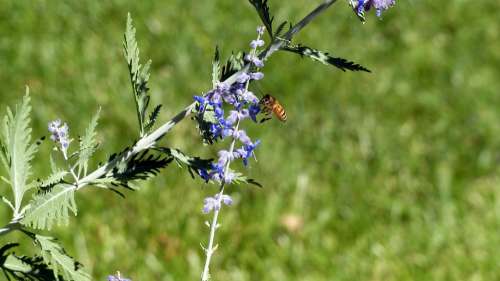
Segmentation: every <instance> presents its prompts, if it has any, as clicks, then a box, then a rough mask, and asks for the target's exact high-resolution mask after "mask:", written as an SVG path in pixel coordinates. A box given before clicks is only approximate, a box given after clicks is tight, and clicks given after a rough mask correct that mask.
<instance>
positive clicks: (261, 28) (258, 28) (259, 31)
mask: <svg viewBox="0 0 500 281" xmlns="http://www.w3.org/2000/svg"><path fill="white" fill-rule="evenodd" d="M265 30H266V28H265V27H264V26H259V27H257V33H258V34H259V37H260V35H262V34H264V31H265Z"/></svg>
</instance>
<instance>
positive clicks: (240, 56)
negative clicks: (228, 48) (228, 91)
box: [220, 52, 245, 81]
mask: <svg viewBox="0 0 500 281" xmlns="http://www.w3.org/2000/svg"><path fill="white" fill-rule="evenodd" d="M244 57H245V53H243V52H238V53H236V54H234V53H231V56H230V57H229V59H228V60H227V62H226V64H225V65H224V66H223V67H222V71H221V74H220V76H221V77H220V81H224V80H226V79H227V78H229V77H230V76H231V75H233V74H235V73H236V72H238V71H240V70H241V69H242V68H243V66H244V65H245V60H244Z"/></svg>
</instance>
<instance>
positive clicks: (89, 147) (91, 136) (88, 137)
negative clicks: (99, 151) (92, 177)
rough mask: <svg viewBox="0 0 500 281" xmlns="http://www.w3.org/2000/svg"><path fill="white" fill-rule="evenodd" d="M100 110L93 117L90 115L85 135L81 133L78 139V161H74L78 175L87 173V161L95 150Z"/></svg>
mask: <svg viewBox="0 0 500 281" xmlns="http://www.w3.org/2000/svg"><path fill="white" fill-rule="evenodd" d="M100 112H101V110H100V109H99V110H98V111H97V113H96V114H95V115H94V117H92V120H90V124H89V126H88V127H87V129H86V130H85V135H83V137H82V138H81V140H80V151H79V152H78V161H77V162H76V165H77V166H78V175H80V174H81V173H82V172H83V175H84V176H85V175H87V169H88V161H89V159H90V157H91V156H92V154H94V152H95V151H96V148H97V140H96V136H97V133H96V131H95V129H96V127H97V123H98V120H99V114H100Z"/></svg>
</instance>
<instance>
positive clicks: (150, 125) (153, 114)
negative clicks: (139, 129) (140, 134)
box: [144, 104, 161, 133]
mask: <svg viewBox="0 0 500 281" xmlns="http://www.w3.org/2000/svg"><path fill="white" fill-rule="evenodd" d="M160 110H161V104H159V105H157V106H156V107H155V108H154V109H153V111H151V113H150V114H149V118H148V122H147V123H146V125H145V126H144V130H145V131H146V133H149V132H150V131H151V129H153V126H154V125H155V123H156V120H158V116H159V115H160Z"/></svg>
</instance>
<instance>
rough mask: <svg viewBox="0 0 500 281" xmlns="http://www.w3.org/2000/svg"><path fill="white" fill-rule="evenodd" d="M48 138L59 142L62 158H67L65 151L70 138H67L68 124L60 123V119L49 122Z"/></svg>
mask: <svg viewBox="0 0 500 281" xmlns="http://www.w3.org/2000/svg"><path fill="white" fill-rule="evenodd" d="M48 127H49V132H50V133H51V136H50V139H51V140H53V141H54V142H55V143H56V144H59V146H60V148H61V151H62V153H63V155H64V158H67V151H68V147H69V144H70V142H71V140H70V139H69V127H68V124H66V123H64V124H62V122H61V120H59V119H57V120H54V121H51V122H49V126H48Z"/></svg>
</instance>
